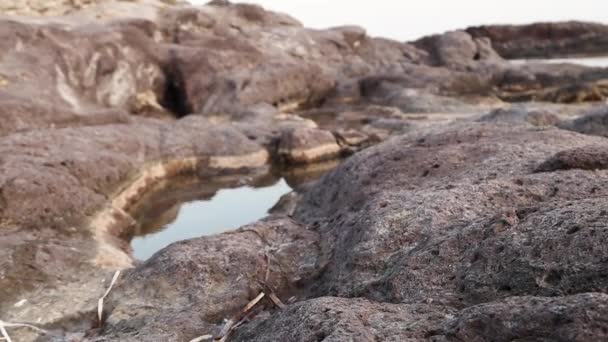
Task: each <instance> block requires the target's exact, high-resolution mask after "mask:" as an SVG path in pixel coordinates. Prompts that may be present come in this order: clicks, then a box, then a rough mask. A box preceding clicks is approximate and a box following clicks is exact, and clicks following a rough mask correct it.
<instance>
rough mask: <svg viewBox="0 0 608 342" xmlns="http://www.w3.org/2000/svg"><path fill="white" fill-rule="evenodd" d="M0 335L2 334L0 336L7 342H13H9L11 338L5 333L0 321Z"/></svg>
mask: <svg viewBox="0 0 608 342" xmlns="http://www.w3.org/2000/svg"><path fill="white" fill-rule="evenodd" d="M0 333H2V336H3V337H4V339H5V340H6V341H7V342H13V340H11V337H10V336H8V332H7V331H6V329H4V322H3V321H0Z"/></svg>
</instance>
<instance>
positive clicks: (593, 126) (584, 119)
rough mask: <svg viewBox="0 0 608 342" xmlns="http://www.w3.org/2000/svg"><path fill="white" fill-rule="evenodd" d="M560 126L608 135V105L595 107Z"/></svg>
mask: <svg viewBox="0 0 608 342" xmlns="http://www.w3.org/2000/svg"><path fill="white" fill-rule="evenodd" d="M560 127H562V128H564V129H567V130H571V131H574V132H579V133H583V134H590V135H598V136H603V137H608V107H606V106H602V107H599V108H595V109H593V110H591V111H590V112H588V113H585V114H584V115H582V116H581V117H579V118H576V119H574V120H570V121H565V122H563V123H562V124H560Z"/></svg>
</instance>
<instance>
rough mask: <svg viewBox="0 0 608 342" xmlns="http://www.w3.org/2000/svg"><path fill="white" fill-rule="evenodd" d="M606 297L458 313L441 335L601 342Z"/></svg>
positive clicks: (516, 300) (533, 301)
mask: <svg viewBox="0 0 608 342" xmlns="http://www.w3.org/2000/svg"><path fill="white" fill-rule="evenodd" d="M607 311H608V297H607V296H606V295H605V294H600V293H590V294H581V295H576V296H569V297H558V298H543V297H513V298H510V299H507V300H504V301H501V302H496V303H489V304H484V305H478V306H474V307H472V308H469V309H466V310H463V311H462V312H460V313H458V314H457V315H456V316H457V317H456V318H455V319H453V321H452V322H451V323H449V324H448V325H447V329H446V331H445V332H444V334H445V335H444V336H445V337H446V339H445V340H447V341H497V342H502V341H513V340H516V339H519V340H527V341H581V342H582V341H601V340H605V339H607V338H608V335H607V334H606V320H605V318H604V317H605V315H606V312H607Z"/></svg>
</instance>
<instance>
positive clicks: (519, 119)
mask: <svg viewBox="0 0 608 342" xmlns="http://www.w3.org/2000/svg"><path fill="white" fill-rule="evenodd" d="M478 121H481V122H505V123H529V124H532V125H534V126H555V125H557V124H558V123H560V119H559V118H558V117H557V116H556V115H554V114H553V113H551V112H549V111H545V110H537V109H528V108H527V107H525V106H511V107H509V108H499V109H496V110H493V111H492V112H490V113H488V114H486V115H484V116H482V117H480V118H479V119H478Z"/></svg>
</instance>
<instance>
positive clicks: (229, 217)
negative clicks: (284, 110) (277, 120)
mask: <svg viewBox="0 0 608 342" xmlns="http://www.w3.org/2000/svg"><path fill="white" fill-rule="evenodd" d="M193 188H196V189H193ZM184 189H187V190H184ZM188 191H189V192H190V193H187V192H188ZM290 191H291V187H290V186H289V185H288V184H287V182H286V181H285V180H284V179H280V180H279V181H277V182H276V183H274V184H271V185H266V186H263V187H258V188H254V187H250V186H243V187H239V188H234V189H222V190H219V191H217V193H216V192H215V189H213V188H205V187H196V186H191V187H188V188H181V189H173V191H165V192H163V193H161V195H156V198H154V199H151V200H150V202H149V203H148V204H147V206H148V208H146V209H145V210H144V211H145V212H148V214H147V216H151V215H153V216H154V217H152V218H150V219H149V220H147V219H146V217H142V218H141V219H140V220H138V221H139V222H140V225H139V227H138V228H137V231H136V232H135V237H134V238H133V240H132V241H131V247H132V249H133V256H134V257H135V258H136V259H139V260H146V259H148V258H149V257H151V256H152V255H153V254H154V253H156V252H157V251H159V250H161V249H162V248H164V247H166V246H168V245H169V244H171V243H173V242H176V241H181V240H186V239H192V238H196V237H200V236H208V235H214V234H219V233H222V232H226V231H229V230H234V229H237V228H239V227H241V226H243V225H246V224H248V223H252V222H255V221H257V220H259V219H261V218H263V217H265V216H266V215H267V213H268V210H269V209H270V208H272V207H273V206H274V205H275V204H276V203H277V202H278V200H279V199H280V198H281V196H283V195H285V194H287V193H289V192H290ZM172 192H173V193H180V192H182V193H183V192H186V194H185V196H184V197H185V198H176V197H175V196H172ZM182 195H184V194H182ZM209 197H210V198H209ZM196 198H202V199H196ZM184 199H185V200H184ZM174 203H177V204H174Z"/></svg>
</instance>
